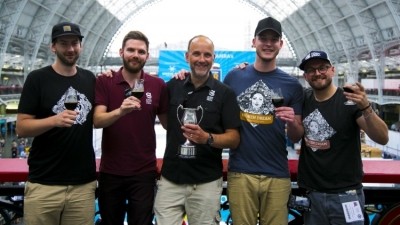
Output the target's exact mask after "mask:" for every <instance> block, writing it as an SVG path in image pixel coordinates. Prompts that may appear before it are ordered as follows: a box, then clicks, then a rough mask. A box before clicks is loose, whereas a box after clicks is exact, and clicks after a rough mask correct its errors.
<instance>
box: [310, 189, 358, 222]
mask: <svg viewBox="0 0 400 225" xmlns="http://www.w3.org/2000/svg"><path fill="white" fill-rule="evenodd" d="M308 197H309V198H310V201H311V211H309V212H304V223H305V224H306V225H321V224H324V225H343V224H351V225H364V219H365V218H364V215H363V212H364V205H365V198H364V192H363V190H362V189H357V190H355V191H347V192H343V193H323V192H317V191H311V192H310V193H309V194H308ZM349 202H351V205H350V210H349V209H348V208H347V206H348V205H349ZM354 205H357V206H359V207H360V208H361V212H360V211H357V210H352V209H353V206H354ZM344 208H345V209H346V210H344ZM357 208H358V207H357ZM346 215H347V218H348V220H349V217H351V216H352V218H353V219H352V220H351V219H350V221H352V222H346Z"/></svg>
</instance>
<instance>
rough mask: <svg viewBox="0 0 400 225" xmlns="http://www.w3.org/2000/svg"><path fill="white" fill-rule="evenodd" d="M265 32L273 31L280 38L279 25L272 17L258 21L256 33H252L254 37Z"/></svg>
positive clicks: (280, 30) (280, 28)
mask: <svg viewBox="0 0 400 225" xmlns="http://www.w3.org/2000/svg"><path fill="white" fill-rule="evenodd" d="M265 30H273V31H275V32H276V33H277V34H278V35H279V36H280V37H282V26H281V23H280V22H279V21H278V20H276V19H274V18H272V17H267V18H264V19H262V20H260V21H258V24H257V28H256V32H254V37H255V36H257V35H259V34H260V33H261V32H263V31H265Z"/></svg>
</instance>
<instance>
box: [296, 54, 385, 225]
mask: <svg viewBox="0 0 400 225" xmlns="http://www.w3.org/2000/svg"><path fill="white" fill-rule="evenodd" d="M299 68H300V69H301V70H303V71H304V78H305V80H306V81H307V82H308V84H309V85H310V86H311V89H307V90H306V91H305V99H304V107H303V113H302V121H303V126H304V130H303V131H302V130H299V132H300V133H301V132H304V136H303V138H302V141H301V151H300V157H299V166H298V185H299V186H300V187H301V188H303V189H305V190H306V191H307V196H308V197H309V199H310V202H311V211H306V212H305V213H304V219H305V221H304V222H305V224H307V225H321V224H327V225H328V224H352V225H363V224H364V220H365V218H364V217H363V211H364V193H363V188H362V178H363V169H362V160H361V140H360V129H362V130H363V131H365V133H366V134H367V135H368V136H369V137H370V138H371V139H372V140H373V141H375V142H377V143H379V144H381V145H385V144H386V143H387V142H388V140H389V138H388V128H387V126H386V124H385V122H384V121H383V120H382V119H381V118H379V116H378V115H377V114H376V113H375V111H374V110H373V108H372V106H371V103H370V102H369V101H368V98H367V95H366V93H365V89H364V87H363V86H362V85H361V84H360V83H358V82H357V83H356V84H355V85H353V86H349V87H348V88H350V89H351V90H352V91H353V93H349V92H344V91H343V89H342V88H338V87H336V86H335V84H334V83H333V82H332V78H333V77H334V75H335V67H334V66H333V65H332V64H331V61H330V59H329V57H328V54H327V53H326V52H324V51H311V52H309V53H308V54H307V55H306V56H305V57H304V58H303V60H302V62H301V64H300V65H299ZM347 99H349V100H352V101H354V102H355V103H356V105H345V104H344V102H345V101H346V100H347ZM345 208H346V209H347V210H344V209H345Z"/></svg>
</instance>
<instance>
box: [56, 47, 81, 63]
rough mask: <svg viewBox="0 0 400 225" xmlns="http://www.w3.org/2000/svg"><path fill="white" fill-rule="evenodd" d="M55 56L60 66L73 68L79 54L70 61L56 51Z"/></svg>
mask: <svg viewBox="0 0 400 225" xmlns="http://www.w3.org/2000/svg"><path fill="white" fill-rule="evenodd" d="M56 55H57V58H58V59H59V60H60V62H61V63H62V64H64V65H65V66H74V65H75V64H76V62H77V61H78V58H79V54H76V55H75V56H74V57H73V58H72V59H68V58H67V57H65V56H64V55H63V54H61V53H60V52H57V51H56Z"/></svg>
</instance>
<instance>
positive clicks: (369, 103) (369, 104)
mask: <svg viewBox="0 0 400 225" xmlns="http://www.w3.org/2000/svg"><path fill="white" fill-rule="evenodd" d="M370 106H371V102H368V105H367V106H366V107H365V108H363V109H360V111H361V112H362V111H365V110H366V109H368V108H369V107H370Z"/></svg>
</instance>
